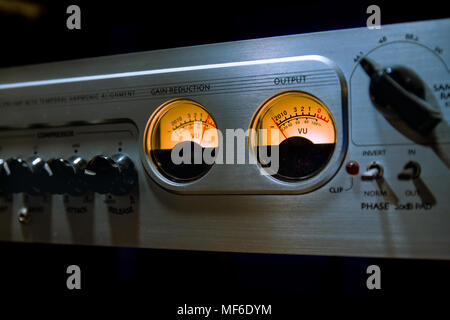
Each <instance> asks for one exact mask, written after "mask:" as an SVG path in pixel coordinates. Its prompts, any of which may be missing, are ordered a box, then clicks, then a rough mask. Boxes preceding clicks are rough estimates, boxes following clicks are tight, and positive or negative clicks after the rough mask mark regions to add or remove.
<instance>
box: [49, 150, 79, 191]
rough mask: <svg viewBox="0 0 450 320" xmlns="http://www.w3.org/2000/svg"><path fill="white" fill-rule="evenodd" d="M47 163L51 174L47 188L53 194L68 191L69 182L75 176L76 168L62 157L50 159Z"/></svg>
mask: <svg viewBox="0 0 450 320" xmlns="http://www.w3.org/2000/svg"><path fill="white" fill-rule="evenodd" d="M47 164H48V167H49V168H50V171H51V176H50V177H49V178H48V179H47V183H46V190H47V191H48V192H50V193H53V194H63V193H67V192H68V190H69V188H68V182H69V181H70V180H71V179H73V177H74V176H75V169H74V168H73V167H72V165H71V164H70V162H69V161H67V160H65V159H62V158H54V159H50V160H49V161H48V162H47Z"/></svg>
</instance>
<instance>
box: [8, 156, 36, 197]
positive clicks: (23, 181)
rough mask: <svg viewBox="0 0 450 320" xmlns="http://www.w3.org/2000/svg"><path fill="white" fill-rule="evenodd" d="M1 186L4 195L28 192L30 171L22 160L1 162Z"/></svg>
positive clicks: (11, 159)
mask: <svg viewBox="0 0 450 320" xmlns="http://www.w3.org/2000/svg"><path fill="white" fill-rule="evenodd" d="M2 167H3V170H2V171H3V172H2V173H1V180H2V182H1V184H2V189H3V192H5V193H20V192H28V191H29V183H30V178H31V170H30V167H29V166H28V163H27V162H26V161H25V160H23V159H22V158H9V159H8V160H6V161H4V162H3V165H2Z"/></svg>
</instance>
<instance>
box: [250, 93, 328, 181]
mask: <svg viewBox="0 0 450 320" xmlns="http://www.w3.org/2000/svg"><path fill="white" fill-rule="evenodd" d="M250 128H251V129H252V132H253V134H252V136H251V138H250V144H251V148H252V150H253V152H254V154H255V155H256V156H257V159H258V162H259V164H260V165H261V166H262V167H265V166H266V164H264V163H263V161H261V155H262V154H273V153H274V152H278V153H279V168H278V171H277V172H273V174H272V175H273V176H274V177H276V178H278V179H281V180H286V181H298V180H302V179H307V178H309V177H311V176H313V175H315V174H317V173H318V172H319V171H320V170H321V169H323V168H324V167H325V166H326V164H327V163H328V161H329V160H330V158H331V156H332V154H333V151H334V149H335V145H336V126H335V125H334V119H333V116H332V115H331V113H330V111H329V110H328V108H327V107H326V106H325V105H324V104H323V102H322V101H320V100H319V99H318V98H316V97H314V96H313V95H311V94H308V93H306V92H301V91H285V92H281V93H279V94H276V95H274V96H272V97H270V98H269V99H267V100H266V101H265V102H264V103H263V104H262V106H261V107H260V108H259V110H258V111H257V113H256V114H255V116H254V117H253V120H252V123H251V125H250ZM262 132H266V133H267V135H266V137H264V135H263V134H261V133H262ZM274 133H275V134H274ZM263 149H265V150H263Z"/></svg>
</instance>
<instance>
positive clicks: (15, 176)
mask: <svg viewBox="0 0 450 320" xmlns="http://www.w3.org/2000/svg"><path fill="white" fill-rule="evenodd" d="M136 184H137V173H136V169H135V166H134V164H133V162H132V160H131V159H130V158H129V157H128V156H126V155H124V154H116V155H114V156H112V157H108V156H104V155H98V156H95V157H94V158H92V159H91V160H90V161H89V162H87V161H86V160H84V159H83V158H81V157H78V156H74V157H71V158H69V159H67V160H66V159H63V158H54V159H50V160H48V161H45V160H44V159H42V158H41V157H38V156H36V157H34V158H32V159H31V160H30V161H28V162H27V161H25V160H23V159H21V158H10V159H8V160H6V161H5V160H2V159H0V194H5V193H19V192H26V193H29V194H32V195H39V194H42V193H47V192H48V193H52V194H65V193H67V194H70V195H72V196H81V195H83V194H85V193H86V192H87V191H89V190H92V191H94V192H97V193H100V194H106V193H111V194H113V195H125V194H127V193H129V192H130V191H131V190H132V189H133V188H134V186H135V185H136Z"/></svg>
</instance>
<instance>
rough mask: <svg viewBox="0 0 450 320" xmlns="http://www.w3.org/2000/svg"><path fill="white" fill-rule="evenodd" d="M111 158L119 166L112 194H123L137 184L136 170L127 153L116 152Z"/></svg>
mask: <svg viewBox="0 0 450 320" xmlns="http://www.w3.org/2000/svg"><path fill="white" fill-rule="evenodd" d="M112 159H113V160H114V161H115V162H116V163H117V164H118V166H119V181H118V182H119V183H118V184H116V185H114V187H113V190H112V191H111V193H112V194H115V195H124V194H127V193H129V192H131V190H133V188H134V187H135V186H136V184H137V180H138V178H137V172H136V168H135V166H134V163H133V161H132V160H131V159H130V157H128V156H127V155H124V154H123V153H118V154H115V155H113V156H112Z"/></svg>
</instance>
